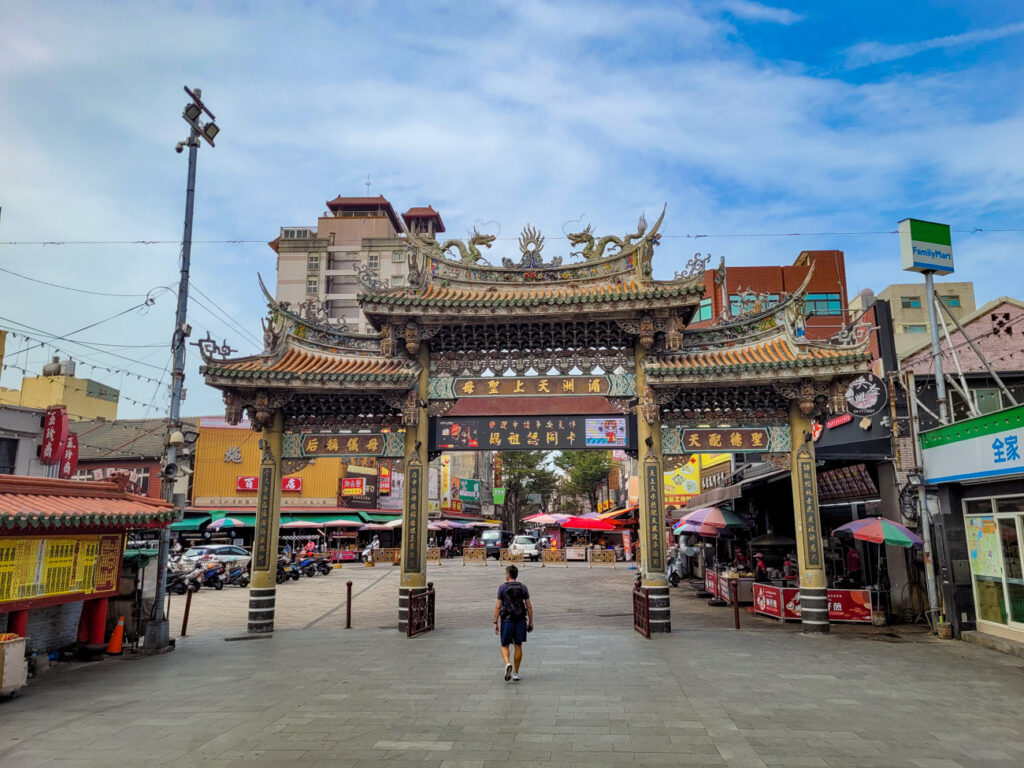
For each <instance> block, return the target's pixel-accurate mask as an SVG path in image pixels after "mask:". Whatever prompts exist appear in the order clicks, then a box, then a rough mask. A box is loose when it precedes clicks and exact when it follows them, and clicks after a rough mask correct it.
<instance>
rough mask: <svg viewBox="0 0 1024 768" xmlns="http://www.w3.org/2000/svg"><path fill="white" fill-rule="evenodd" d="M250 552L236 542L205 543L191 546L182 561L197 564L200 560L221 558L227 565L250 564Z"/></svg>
mask: <svg viewBox="0 0 1024 768" xmlns="http://www.w3.org/2000/svg"><path fill="white" fill-rule="evenodd" d="M251 557H252V556H251V555H250V554H249V552H248V551H247V550H245V549H243V548H242V547H236V546H235V545H234V544H205V545H203V546H201V547H191V548H189V549H187V550H186V551H185V554H183V555H182V556H181V559H182V562H185V561H187V562H189V563H192V564H195V563H196V562H198V561H200V560H219V561H220V562H222V563H224V564H225V565H234V564H235V563H238V564H239V565H242V566H248V565H249V560H250V559H251Z"/></svg>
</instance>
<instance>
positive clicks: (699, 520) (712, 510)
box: [679, 507, 743, 528]
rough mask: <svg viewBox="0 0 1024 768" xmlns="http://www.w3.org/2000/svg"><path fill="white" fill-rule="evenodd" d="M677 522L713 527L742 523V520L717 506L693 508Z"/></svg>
mask: <svg viewBox="0 0 1024 768" xmlns="http://www.w3.org/2000/svg"><path fill="white" fill-rule="evenodd" d="M679 522H681V523H696V524H703V525H710V526H712V527H714V528H727V527H728V526H730V525H743V521H742V520H740V519H739V518H738V517H736V515H734V514H733V513H732V512H727V511H725V510H724V509H719V508H718V507H705V508H704V509H698V510H695V511H693V512H691V513H690V514H688V515H683V517H682V518H681V519H680V521H679Z"/></svg>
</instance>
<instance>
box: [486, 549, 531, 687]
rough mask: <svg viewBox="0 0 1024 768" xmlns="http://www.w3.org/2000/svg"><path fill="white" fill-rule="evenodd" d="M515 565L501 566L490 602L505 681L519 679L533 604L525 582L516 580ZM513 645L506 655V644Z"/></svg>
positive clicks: (516, 680) (507, 649) (517, 570)
mask: <svg viewBox="0 0 1024 768" xmlns="http://www.w3.org/2000/svg"><path fill="white" fill-rule="evenodd" d="M518 576H519V569H518V568H516V567H515V566H514V565H510V566H508V567H507V568H505V583H504V584H502V585H501V586H500V587H498V600H497V602H496V603H495V604H494V634H496V635H498V636H499V637H500V638H501V658H503V659H504V660H505V682H506V683H507V682H509V681H510V680H511V681H512V682H516V683H518V682H519V679H520V678H519V664H520V662H522V660H523V643H525V642H526V633H527V632H532V631H533V605H532V604H531V603H530V592H529V590H527V589H526V585H525V584H520V583H519V582H518V581H516V578H517V577H518ZM513 645H514V646H515V653H514V655H513V656H511V658H510V654H509V651H510V648H509V646H513Z"/></svg>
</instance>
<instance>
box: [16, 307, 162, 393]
mask: <svg viewBox="0 0 1024 768" xmlns="http://www.w3.org/2000/svg"><path fill="white" fill-rule="evenodd" d="M3 319H4V318H2V317H0V320H3ZM8 322H12V323H14V324H15V325H20V326H24V327H26V328H29V329H31V330H33V331H35V332H37V333H43V334H46V331H40V330H39V329H38V328H33V327H32V326H30V325H25V324H24V323H18V322H15V321H13V320H11V321H8ZM19 336H20V337H21V338H23V339H27V340H29V341H34V342H39V343H37V344H36V345H35V347H40V346H47V347H52V348H53V349H55V350H57V351H58V352H62V353H64V354H65V355H67V356H68V357H79V358H82V357H87V356H86V355H82V353H80V352H72V351H70V350H68V349H65V348H64V347H60V346H58V345H56V344H54V343H53V342H52V341H51V340H40V339H37V338H35V337H33V336H30V335H28V334H26V333H25V332H24V331H21V330H19V331H11V338H18V337H19ZM67 341H69V342H70V343H72V344H81V345H82V346H84V347H86V348H87V349H92V350H93V351H94V352H98V353H100V354H101V355H110V356H111V357H118V358H121V359H122V360H128V361H129V362H132V363H136V364H138V365H144V366H146V367H147V368H154V369H156V370H158V371H161V372H162V371H163V369H161V368H160V367H159V366H156V365H153V364H152V363H146V362H143V361H142V360H136V359H135V358H131V357H125V356H124V355H119V354H117V353H116V352H108V351H106V350H104V349H96V348H94V347H92V346H90V345H88V344H84V343H83V342H77V341H73V340H71V339H68V340H67ZM35 347H32V349H34V348H35ZM28 349H29V348H28V347H26V348H23V349H19V350H17V351H16V352H12V353H11V356H16V355H19V354H21V353H22V352H25V351H27V350H28ZM85 365H89V366H91V367H93V368H99V369H101V370H104V371H106V372H107V373H123V374H125V375H126V376H134V377H135V378H137V379H141V380H142V381H149V382H153V383H156V381H157V380H156V379H153V378H150V377H148V376H143V375H142V374H140V373H136V372H135V371H132V370H128V369H124V368H109V367H106V366H104V365H102V364H94V363H91V362H87V363H85Z"/></svg>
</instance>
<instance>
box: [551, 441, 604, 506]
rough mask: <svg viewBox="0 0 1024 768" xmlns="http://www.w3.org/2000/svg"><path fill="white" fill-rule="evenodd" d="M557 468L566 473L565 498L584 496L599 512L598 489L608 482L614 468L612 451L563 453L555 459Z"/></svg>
mask: <svg viewBox="0 0 1024 768" xmlns="http://www.w3.org/2000/svg"><path fill="white" fill-rule="evenodd" d="M555 466H556V467H558V468H559V469H560V470H562V471H563V472H564V473H565V478H564V480H563V481H562V493H563V495H564V496H583V497H586V499H587V501H589V502H590V509H591V511H596V510H597V503H598V502H597V499H598V495H597V491H598V488H599V487H600V486H601V485H602V484H603V483H604V482H606V481H607V480H608V473H609V472H611V468H612V455H611V452H610V451H563V452H562V453H560V454H558V455H557V456H556V457H555Z"/></svg>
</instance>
